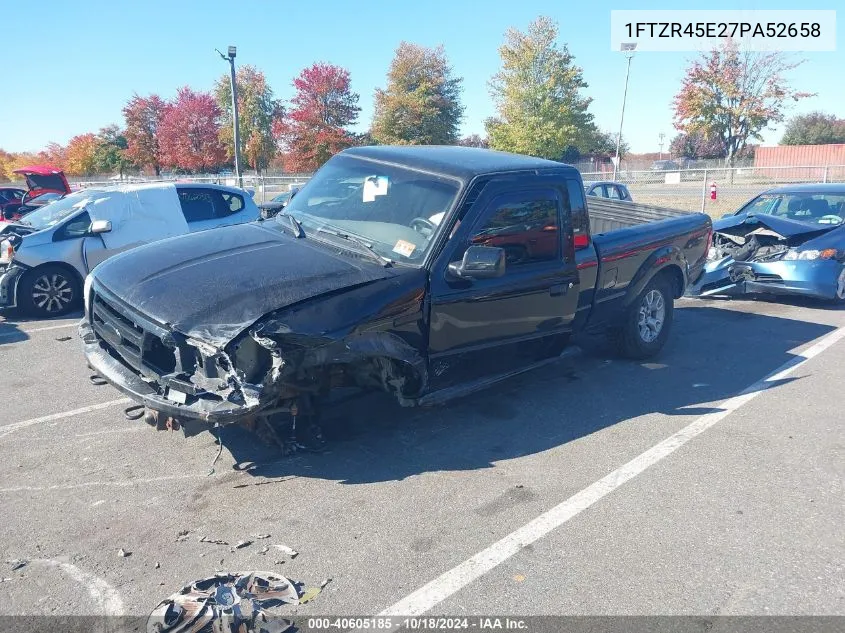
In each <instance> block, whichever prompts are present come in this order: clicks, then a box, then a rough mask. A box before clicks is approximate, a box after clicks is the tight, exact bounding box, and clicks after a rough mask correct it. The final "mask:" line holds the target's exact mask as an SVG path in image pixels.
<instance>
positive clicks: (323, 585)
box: [320, 578, 332, 589]
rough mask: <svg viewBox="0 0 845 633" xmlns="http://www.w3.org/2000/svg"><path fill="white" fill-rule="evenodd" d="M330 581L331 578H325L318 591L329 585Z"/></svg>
mask: <svg viewBox="0 0 845 633" xmlns="http://www.w3.org/2000/svg"><path fill="white" fill-rule="evenodd" d="M331 581H332V579H331V578H326V579H325V580H323V582H321V583H320V589H325V588H326V585H327V584H329V583H330V582H331Z"/></svg>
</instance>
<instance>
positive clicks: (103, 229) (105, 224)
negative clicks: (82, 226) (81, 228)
mask: <svg viewBox="0 0 845 633" xmlns="http://www.w3.org/2000/svg"><path fill="white" fill-rule="evenodd" d="M90 232H91V233H93V234H94V235H98V234H100V233H110V232H111V220H94V221H93V222H91V229H90Z"/></svg>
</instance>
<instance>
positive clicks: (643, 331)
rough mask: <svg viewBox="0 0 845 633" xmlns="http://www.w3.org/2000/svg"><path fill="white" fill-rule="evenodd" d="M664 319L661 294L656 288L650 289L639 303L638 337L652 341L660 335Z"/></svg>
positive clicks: (664, 313)
mask: <svg viewBox="0 0 845 633" xmlns="http://www.w3.org/2000/svg"><path fill="white" fill-rule="evenodd" d="M665 319H666V302H665V301H664V300H663V295H662V294H661V293H660V292H659V291H657V290H650V291H649V292H648V293H647V294H646V296H645V297H643V300H642V303H641V304H640V312H639V318H638V320H637V327H638V329H639V332H640V338H641V339H642V340H643V341H644V342H646V343H651V342H653V341H654V340H655V339H656V338H657V337H658V336H660V331H661V330H662V329H663V321H664V320H665Z"/></svg>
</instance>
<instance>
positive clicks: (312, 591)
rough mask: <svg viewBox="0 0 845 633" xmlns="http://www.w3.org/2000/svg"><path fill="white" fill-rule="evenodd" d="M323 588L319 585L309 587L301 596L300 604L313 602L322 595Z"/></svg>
mask: <svg viewBox="0 0 845 633" xmlns="http://www.w3.org/2000/svg"><path fill="white" fill-rule="evenodd" d="M321 591H322V589H320V588H319V587H308V589H306V590H305V591H304V592H303V593H302V595H301V596H300V598H299V604H306V603H308V602H311V601H312V600H313V599H314V598H316V597H317V596H319V595H320V592H321Z"/></svg>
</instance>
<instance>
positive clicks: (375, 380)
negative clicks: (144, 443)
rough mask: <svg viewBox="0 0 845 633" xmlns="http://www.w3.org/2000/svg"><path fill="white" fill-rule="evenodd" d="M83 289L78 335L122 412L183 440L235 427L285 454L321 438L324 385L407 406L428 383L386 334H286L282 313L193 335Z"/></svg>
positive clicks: (397, 340) (414, 357)
mask: <svg viewBox="0 0 845 633" xmlns="http://www.w3.org/2000/svg"><path fill="white" fill-rule="evenodd" d="M86 290H87V292H86V308H87V312H86V316H85V318H84V319H83V321H82V323H81V324H80V326H79V334H80V337H81V338H82V341H83V345H84V349H85V354H86V357H87V359H88V363H89V367H91V368H92V369H93V370H94V371H95V372H96V373H97V375H99V376H102V377H104V378H105V379H106V380H107V381H108V382H109V383H111V384H112V385H113V386H115V387H116V388H118V389H119V390H120V391H122V392H123V393H125V394H127V395H128V396H130V398H131V399H132V400H133V401H134V402H135V403H136V404H135V405H134V406H133V407H130V408H129V409H128V410H127V416H128V417H138V418H140V417H142V416H143V417H144V419H145V421H146V422H147V423H149V424H150V425H152V426H155V427H156V428H159V429H171V430H172V429H181V430H182V431H183V432H184V433H185V435H186V436H191V435H195V434H197V433H199V432H202V431H205V430H210V429H212V428H213V427H215V426H223V425H227V424H240V425H242V426H245V427H246V428H248V429H250V430H252V431H255V432H257V433H258V434H259V436H261V438H262V439H263V440H265V441H266V442H268V443H271V444H275V445H278V446H280V447H282V448H283V449H284V450H286V451H287V450H288V449H295V448H296V447H297V446H302V445H303V444H305V445H310V446H313V445H319V444H320V443H321V442H322V439H321V432H320V422H319V420H320V413H321V405H322V404H323V403H325V402H326V401H328V399H329V397H330V394H331V392H332V391H333V390H336V389H344V388H351V389H355V390H381V391H385V392H388V393H390V394H392V395H394V396H395V397H396V398H397V399H398V400H399V402H400V403H401V404H403V405H412V404H414V403H415V400H414V399H415V397H416V396H417V395H419V393H421V391H422V390H423V389H424V387H425V385H426V383H427V373H426V365H425V361H424V358H423V356H422V355H421V354H420V353H419V351H418V350H417V349H416V348H414V347H413V346H411V345H410V344H409V343H408V342H407V341H406V340H405V339H403V338H402V337H401V336H398V335H397V334H396V333H393V332H389V331H378V330H376V331H373V330H369V331H357V330H350V329H341V330H338V331H337V332H334V333H330V334H327V333H323V332H318V331H315V332H309V331H308V328H302V331H294V329H299V328H296V326H294V327H293V328H292V327H291V325H290V323H289V322H286V319H285V315H286V314H288V312H286V311H285V310H281V311H277V312H275V313H272V314H269V315H267V316H265V317H264V318H261V319H259V320H258V321H256V322H255V323H253V324H251V325H249V326H248V327H246V328H243V329H241V328H233V327H232V326H231V325H221V326H220V327H219V328H217V329H215V328H208V327H206V330H205V332H204V333H202V334H205V335H200V334H201V333H198V332H195V331H194V332H181V331H179V330H178V329H176V328H173V327H170V326H163V325H161V324H160V323H156V322H153V321H152V320H151V319H149V318H148V317H146V316H144V315H142V314H140V313H139V312H137V311H136V310H134V309H133V308H131V307H130V306H128V305H127V304H125V303H124V302H122V301H121V300H119V299H118V298H117V297H114V296H112V295H110V294H109V293H108V292H107V291H106V290H105V289H103V288H96V287H95V288H93V289H92V288H90V287H89V288H87V289H86ZM294 322H296V319H294ZM235 330H238V331H237V332H236V331H235ZM133 414H134V415H133Z"/></svg>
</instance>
